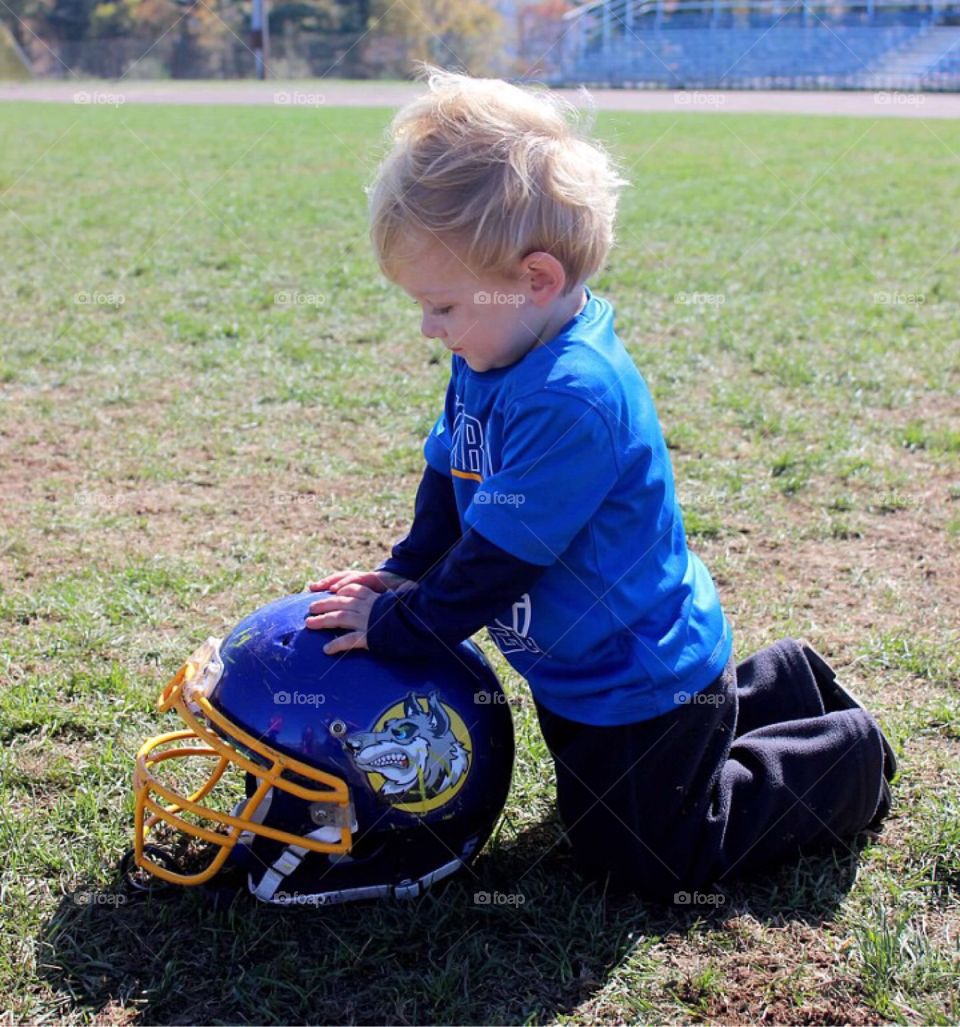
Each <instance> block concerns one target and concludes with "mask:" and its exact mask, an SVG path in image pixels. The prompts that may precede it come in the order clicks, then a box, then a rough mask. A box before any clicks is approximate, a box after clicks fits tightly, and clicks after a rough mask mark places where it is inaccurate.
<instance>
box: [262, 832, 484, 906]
mask: <svg viewBox="0 0 960 1027" xmlns="http://www.w3.org/2000/svg"><path fill="white" fill-rule="evenodd" d="M330 830H333V829H332V828H329V827H321V828H320V829H319V830H318V831H311V832H310V834H309V835H307V837H308V838H320V840H321V841H324V840H326V839H325V838H324V837H323V832H324V831H330ZM307 851H308V850H307V849H304V848H301V847H300V846H299V845H289V846H287V848H286V850H285V851H284V852H283V853H282V854H281V856H280V858H279V859H278V860H277V861H276V862H275V863H274V864H273V866H272V867H270V868H269V869H268V870H267V871H266V872H265V873H264V875H263V877H261V878H260V883H259V884H257V885H255V884H254V883H253V875H252V874H250V875H248V877H247V883H248V886H249V888H250V891H251V892H252V893H253V894H254V896H256V898H258V899H259V900H260V901H261V902H269V903H270V904H271V905H275V906H334V905H337V904H338V903H341V902H353V901H356V900H357V899H415V898H417V896H418V895H422V894H423V893H424V892H425V891H426V890H427V888H429V887H430V885H432V884H434V883H435V882H436V881H442V880H443V878H445V877H449V876H450V875H451V874H453V873H456V871H457V870H459V869H460V867H462V866H463V865H464V861H463V860H462V859H452V860H450V862H449V863H444V864H443V866H439V867H437V869H436V870H431V871H430V872H429V873H427V874H424V875H423V876H422V877H418V878H416V879H415V880H411V879H408V880H406V881H401V882H400V883H399V884H368V885H364V886H362V887H357V888H339V889H337V890H335V891H324V892H313V893H312V894H302V893H300V892H284V891H279V890H278V889H279V887H280V885H281V884H282V883H283V880H284V878H285V877H287V876H289V875H290V874H292V873H293V872H294V870H296V869H297V867H298V866H300V861H301V860H302V859H303V857H304V856H305V855H306V853H307Z"/></svg>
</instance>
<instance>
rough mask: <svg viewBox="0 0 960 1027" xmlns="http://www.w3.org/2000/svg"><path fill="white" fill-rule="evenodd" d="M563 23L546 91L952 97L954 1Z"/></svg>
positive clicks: (596, 16)
mask: <svg viewBox="0 0 960 1027" xmlns="http://www.w3.org/2000/svg"><path fill="white" fill-rule="evenodd" d="M565 20H566V21H567V23H568V30H567V31H566V32H565V34H564V38H563V46H564V50H563V56H562V59H561V62H560V67H559V69H558V72H557V74H556V75H555V76H554V79H553V81H554V84H568V85H569V84H576V83H584V84H588V85H609V86H623V87H640V88H644V87H646V88H667V89H898V90H918V89H925V90H932V89H937V90H958V89H960V0H954V2H952V3H943V2H933V3H929V4H916V3H903V2H894V3H884V4H881V3H879V2H872V0H871V2H865V0H862V2H860V3H856V4H853V3H849V2H846V0H841V2H833V3H827V2H824V0H819V2H818V0H809V2H805V3H804V2H801V0H797V2H789V0H747V2H743V3H731V2H729V0H717V2H712V0H680V2H676V3H672V4H669V3H667V2H665V0H593V2H589V3H585V4H583V5H582V6H580V7H578V8H576V9H574V10H572V11H570V12H568V14H567V15H566V16H565Z"/></svg>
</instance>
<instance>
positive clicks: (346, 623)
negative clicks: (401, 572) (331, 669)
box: [304, 582, 386, 656]
mask: <svg viewBox="0 0 960 1027" xmlns="http://www.w3.org/2000/svg"><path fill="white" fill-rule="evenodd" d="M311 587H312V586H311ZM381 591H386V589H382V590H381ZM379 594H380V593H379V592H375V591H374V590H373V589H372V588H367V586H366V585H360V584H358V583H356V582H354V583H353V584H349V585H340V586H339V587H338V590H337V594H336V595H332V596H327V598H326V599H318V600H317V601H316V602H314V603H311V604H310V613H311V614H313V615H314V616H312V617H307V619H306V621H305V622H304V623H305V624H306V625H307V627H308V628H326V629H327V630H330V629H333V628H348V629H351V630H349V632H348V634H346V635H340V636H339V637H338V638H335V639H334V640H333V641H332V642H327V644H326V645H325V646H324V647H323V651H324V652H325V653H326V654H327V655H328V656H332V655H333V654H334V653H344V652H346V651H347V650H348V649H366V648H367V625H368V624H369V623H370V611H371V610H372V609H373V604H374V603H375V602H376V601H377V597H378V596H379Z"/></svg>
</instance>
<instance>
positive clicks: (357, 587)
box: [337, 581, 376, 598]
mask: <svg viewBox="0 0 960 1027" xmlns="http://www.w3.org/2000/svg"><path fill="white" fill-rule="evenodd" d="M368 592H369V593H373V594H376V593H375V592H374V590H373V589H372V588H368V587H367V586H366V585H364V584H361V583H360V582H359V581H351V582H349V583H348V584H346V585H343V586H341V588H339V589H338V590H337V595H339V596H347V597H349V598H355V597H357V596H363V595H364V594H365V593H368Z"/></svg>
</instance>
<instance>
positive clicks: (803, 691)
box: [537, 639, 883, 900]
mask: <svg viewBox="0 0 960 1027" xmlns="http://www.w3.org/2000/svg"><path fill="white" fill-rule="evenodd" d="M537 713H538V716H539V718H540V726H541V729H542V731H543V735H544V738H545V740H546V742H547V745H548V747H549V749H550V752H551V753H552V755H553V759H554V764H555V766H556V773H557V806H558V810H559V813H560V819H561V820H562V822H563V824H564V826H565V828H566V831H567V835H568V837H569V839H570V841H571V842H572V844H573V848H574V853H575V855H576V859H577V863H578V865H579V867H580V869H581V870H582V871H583V872H584V873H585V874H587V875H589V876H591V877H596V876H606V875H608V874H609V875H610V879H611V881H612V882H613V883H614V885H618V886H621V887H626V888H629V889H631V890H633V891H637V892H639V893H641V894H644V895H647V896H650V897H654V898H659V899H667V900H669V899H670V898H671V897H672V896H673V895H674V894H675V893H676V892H677V891H683V890H691V889H698V888H701V887H703V886H705V885H708V884H710V883H717V884H723V883H725V882H727V881H729V880H732V879H733V878H735V877H742V876H744V875H748V874H751V873H754V872H756V871H758V870H760V869H763V868H766V867H769V866H771V865H773V864H775V863H777V862H779V861H782V860H784V859H787V858H789V857H790V856H792V855H795V854H796V853H797V852H798V851H799V850H800V849H801V848H802V849H812V848H815V847H821V846H825V845H830V844H835V843H838V842H843V841H845V840H848V839H850V838H851V837H852V836H853V835H855V834H856V833H857V832H858V831H860V830H861V829H863V828H864V827H865V826H866V825H868V824H869V823H870V822H871V821H872V820H873V818H874V816H875V814H876V813H877V812H878V806H879V805H880V802H881V798H882V781H883V753H882V748H881V741H880V738H881V736H880V729H879V727H878V725H877V723H876V721H875V720H874V719H873V717H871V716H870V714H869V713H867V712H866V711H864V710H860V709H855V710H844V711H842V712H836V713H825V712H824V706H823V702H822V700H821V698H820V692H819V689H818V688H817V683H816V680H815V678H814V676H813V672H812V670H811V668H810V665H809V664H808V662H807V660H806V657H805V656H804V654H803V650H802V649H801V648H800V646H799V644H798V643H797V642H796V641H794V640H793V639H783V640H781V641H780V642H777V643H775V644H774V645H772V646H770V647H768V648H767V649H763V650H761V651H760V652H758V653H756V654H755V655H754V656H751V657H750V658H749V659H747V660H745V661H744V662H743V663H741V664H739V665H735V664H734V662H733V660H732V659H731V661H730V663H729V664H728V665H727V667H726V669H725V671H724V673H723V674H722V676H721V677H720V678H718V679H717V680H716V681H715V682H714V683H713V684H712V685H710V686H709V687H708V688H706V689H704V690H703V691H702V692H699V693H695V694H694V695H692V696H689V698H688V701H687V702H685V703H684V704H682V705H679V706H677V707H676V708H675V709H674V710H671V711H670V712H669V713H666V714H664V715H662V716H660V717H655V718H654V719H652V720H646V721H640V722H638V723H634V724H625V725H622V726H616V727H594V726H591V725H586V724H579V723H575V722H573V721H570V720H566V719H565V718H563V717H559V716H557V715H556V714H554V713H551V712H550V711H549V710H547V709H545V708H544V707H542V706H541V705H539V704H538V705H537ZM880 812H883V811H882V810H881V811H880Z"/></svg>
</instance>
